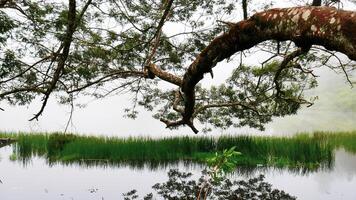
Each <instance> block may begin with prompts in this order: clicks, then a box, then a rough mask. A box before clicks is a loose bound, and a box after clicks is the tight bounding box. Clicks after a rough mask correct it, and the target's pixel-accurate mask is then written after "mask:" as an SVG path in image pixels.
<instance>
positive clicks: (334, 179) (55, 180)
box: [0, 146, 356, 200]
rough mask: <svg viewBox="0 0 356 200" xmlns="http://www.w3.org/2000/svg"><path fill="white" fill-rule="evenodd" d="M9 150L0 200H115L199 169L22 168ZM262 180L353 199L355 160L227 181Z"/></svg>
mask: <svg viewBox="0 0 356 200" xmlns="http://www.w3.org/2000/svg"><path fill="white" fill-rule="evenodd" d="M12 152H13V149H12V147H10V146H7V147H3V148H0V158H1V159H0V180H1V181H2V183H0V199H1V200H25V199H26V200H29V199H30V200H31V199H33V200H47V199H50V200H57V199H58V200H59V199H60V200H64V199H68V200H72V199H74V200H102V199H105V200H114V199H115V200H120V199H123V197H122V193H125V192H128V191H130V190H132V189H137V190H138V191H139V194H141V195H142V194H146V193H149V192H152V190H151V186H152V185H154V184H155V183H158V182H164V181H166V180H167V171H168V170H169V169H170V168H179V169H180V170H182V171H190V172H193V173H194V174H197V177H198V174H199V173H200V171H201V170H202V168H203V166H201V165H194V164H191V165H186V164H183V163H179V164H171V165H168V166H164V167H163V166H162V167H157V168H151V167H143V168H134V167H130V166H112V165H105V164H101V165H99V166H83V165H78V164H70V165H63V164H54V165H53V164H51V165H49V164H48V162H47V161H46V159H44V158H40V157H34V158H32V159H31V160H30V162H27V163H26V164H24V163H22V162H21V161H11V159H10V156H11V155H12ZM261 173H262V174H264V175H265V177H266V179H265V181H267V182H269V183H271V184H272V185H273V188H277V189H280V190H284V191H285V192H287V193H289V194H291V195H293V196H296V197H297V198H298V199H314V200H315V199H320V200H321V199H322V200H327V199H330V200H335V199H345V200H354V199H356V189H355V188H356V155H354V154H351V153H348V152H346V151H345V150H343V149H338V150H336V151H335V156H334V161H333V165H332V167H330V168H326V169H319V170H317V171H313V172H310V171H307V172H305V171H303V170H299V171H298V170H288V169H276V168H272V167H269V168H262V167H261V168H257V169H254V170H253V171H249V172H248V173H239V172H236V173H235V174H233V175H231V176H232V178H234V179H242V178H248V177H252V176H257V175H258V174H261Z"/></svg>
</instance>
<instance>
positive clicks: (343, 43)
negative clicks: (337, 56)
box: [181, 6, 356, 126]
mask: <svg viewBox="0 0 356 200" xmlns="http://www.w3.org/2000/svg"><path fill="white" fill-rule="evenodd" d="M355 32H356V12H352V11H344V10H337V9H335V8H331V7H313V6H306V7H295V8H283V9H271V10H267V11H264V12H260V13H257V14H255V15H253V16H252V17H251V18H249V19H248V20H244V21H241V22H239V23H236V24H235V25H234V26H232V27H231V29H230V30H229V31H228V32H227V33H224V34H223V35H221V36H219V37H217V38H215V39H214V40H213V41H212V42H211V43H210V44H209V45H208V46H207V47H206V48H205V49H204V50H203V51H202V52H201V53H200V54H199V55H198V56H197V58H196V59H195V61H194V62H193V63H192V64H191V65H190V66H189V68H188V69H187V71H186V73H185V75H184V78H183V84H182V87H181V88H182V92H183V93H184V106H185V107H184V113H183V114H182V120H183V122H184V123H185V124H190V126H191V125H192V121H193V119H192V116H193V114H194V109H195V86H196V84H197V83H198V82H199V81H200V80H201V79H203V77H204V74H205V73H208V72H210V71H211V70H212V68H213V67H214V66H215V65H216V63H218V62H220V61H222V60H224V59H226V58H229V57H230V56H231V55H233V54H234V53H236V52H239V51H242V50H245V49H249V48H251V47H253V46H255V45H257V44H259V43H261V42H263V41H267V40H277V41H286V40H291V41H293V42H294V43H295V44H296V45H297V46H299V47H301V48H308V47H310V46H311V45H321V46H323V47H325V48H326V49H329V50H333V51H338V52H341V53H344V54H345V55H347V56H348V57H349V58H350V59H351V60H356V35H355Z"/></svg>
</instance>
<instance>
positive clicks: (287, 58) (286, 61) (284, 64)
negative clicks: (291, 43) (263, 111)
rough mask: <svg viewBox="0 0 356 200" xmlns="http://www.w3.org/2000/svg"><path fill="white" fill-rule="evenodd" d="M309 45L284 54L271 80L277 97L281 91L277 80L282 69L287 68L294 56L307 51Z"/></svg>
mask: <svg viewBox="0 0 356 200" xmlns="http://www.w3.org/2000/svg"><path fill="white" fill-rule="evenodd" d="M309 49H310V47H309V48H307V49H305V48H298V49H297V50H295V51H293V52H292V53H290V54H288V55H286V56H285V57H284V59H283V61H282V62H281V64H280V65H279V67H278V69H277V72H276V74H275V76H274V79H273V82H274V84H275V87H276V90H277V95H276V96H277V97H280V95H281V93H282V92H283V91H281V86H280V83H279V82H278V79H279V77H280V75H281V73H282V71H283V70H284V69H286V68H288V65H289V63H290V62H291V61H292V60H293V59H294V58H296V57H298V56H300V55H302V54H305V53H307V52H308V51H309Z"/></svg>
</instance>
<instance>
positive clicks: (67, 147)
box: [0, 131, 356, 168]
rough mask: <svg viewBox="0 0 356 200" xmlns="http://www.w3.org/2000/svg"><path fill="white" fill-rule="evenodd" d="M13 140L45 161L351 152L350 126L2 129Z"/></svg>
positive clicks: (307, 157) (321, 159) (323, 158)
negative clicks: (279, 130) (162, 131)
mask: <svg viewBox="0 0 356 200" xmlns="http://www.w3.org/2000/svg"><path fill="white" fill-rule="evenodd" d="M2 135H5V134H0V137H1V136H2ZM6 136H7V137H13V138H16V139H17V143H16V144H15V145H14V152H15V153H16V154H17V156H16V157H17V158H19V159H22V160H23V161H24V162H25V161H26V160H28V159H30V158H31V157H32V156H43V157H46V158H47V159H48V161H49V162H62V163H95V164H98V163H111V164H129V165H134V164H138V165H142V164H143V163H151V164H153V165H156V164H157V163H158V164H159V163H162V164H164V163H170V162H171V163H172V162H173V163H174V162H177V161H189V162H202V161H204V160H205V159H206V158H207V157H209V156H211V155H212V154H213V153H215V152H216V151H221V150H224V149H229V148H231V147H232V146H236V150H238V151H240V152H241V153H242V156H240V157H239V158H238V164H239V165H245V166H256V165H264V166H276V167H291V168H298V167H307V168H319V167H322V166H330V165H332V160H333V151H334V150H335V149H337V148H345V149H346V150H347V151H349V152H352V153H356V131H355V132H348V133H326V132H316V133H314V134H298V135H296V136H293V137H261V136H232V135H231V136H221V137H219V138H213V137H169V138H160V139H152V138H149V137H138V138H134V137H131V138H119V137H104V136H100V137H96V136H79V135H73V134H61V133H52V134H49V133H36V134H25V133H18V134H6Z"/></svg>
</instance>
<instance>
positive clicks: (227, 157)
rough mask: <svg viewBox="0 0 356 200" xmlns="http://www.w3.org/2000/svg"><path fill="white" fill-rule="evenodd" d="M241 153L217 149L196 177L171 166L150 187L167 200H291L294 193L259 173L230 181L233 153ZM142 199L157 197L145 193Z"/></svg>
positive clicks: (129, 195) (133, 196) (133, 195)
mask: <svg viewBox="0 0 356 200" xmlns="http://www.w3.org/2000/svg"><path fill="white" fill-rule="evenodd" d="M240 154H241V153H239V152H237V151H235V147H232V148H231V149H229V150H224V151H223V152H222V153H216V154H215V155H214V156H213V157H211V158H208V159H207V164H208V166H209V167H208V168H207V169H205V170H203V171H202V176H201V177H200V178H199V180H198V181H196V180H194V179H192V175H193V174H192V173H189V172H180V171H178V170H176V169H171V170H170V171H169V172H168V178H169V179H168V181H167V182H165V183H157V184H155V185H154V186H153V187H152V188H153V189H154V190H155V191H156V193H157V195H159V198H158V199H162V198H163V199H167V200H181V199H184V200H206V199H209V200H245V199H246V200H247V199H249V200H250V199H254V200H293V199H296V198H295V197H293V196H290V195H289V194H287V193H285V192H284V191H280V190H277V189H272V187H271V184H269V183H266V182H264V181H263V180H264V176H263V175H260V176H258V177H256V178H252V179H249V180H247V181H244V180H240V181H231V180H230V179H228V178H227V177H226V175H227V174H228V173H230V172H232V171H233V170H234V169H235V168H236V157H237V156H239V155H240ZM123 195H124V199H125V200H133V199H139V196H138V195H137V191H136V190H132V191H130V192H128V193H126V194H123ZM143 199H144V200H152V199H157V198H154V196H153V194H152V193H150V194H147V195H146V196H145V197H143Z"/></svg>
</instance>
